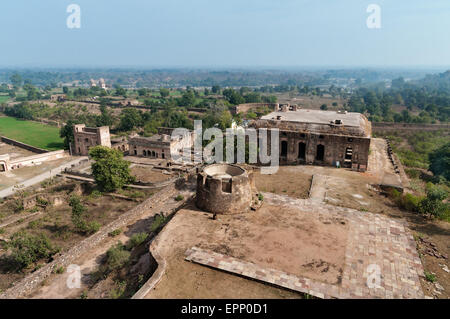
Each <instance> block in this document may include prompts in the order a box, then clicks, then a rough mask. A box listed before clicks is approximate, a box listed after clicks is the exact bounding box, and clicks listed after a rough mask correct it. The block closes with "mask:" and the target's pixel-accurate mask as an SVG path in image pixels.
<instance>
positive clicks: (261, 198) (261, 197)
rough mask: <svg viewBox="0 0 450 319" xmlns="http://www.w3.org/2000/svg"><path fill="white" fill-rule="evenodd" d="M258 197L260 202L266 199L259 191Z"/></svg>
mask: <svg viewBox="0 0 450 319" xmlns="http://www.w3.org/2000/svg"><path fill="white" fill-rule="evenodd" d="M258 199H259V201H260V202H262V201H263V200H264V195H263V194H261V193H259V194H258Z"/></svg>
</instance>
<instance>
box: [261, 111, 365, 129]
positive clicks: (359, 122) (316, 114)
mask: <svg viewBox="0 0 450 319" xmlns="http://www.w3.org/2000/svg"><path fill="white" fill-rule="evenodd" d="M278 116H281V119H280V120H281V121H290V122H298V123H308V124H330V122H333V123H334V122H335V121H336V120H341V121H342V125H344V126H355V127H364V123H365V120H364V119H365V117H364V116H363V115H362V114H361V113H355V112H347V113H338V112H337V111H321V110H307V109H298V110H297V111H287V112H281V111H278V112H272V113H269V114H267V115H265V116H262V117H261V119H262V120H276V119H277V117H278Z"/></svg>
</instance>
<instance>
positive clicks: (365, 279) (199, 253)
mask: <svg viewBox="0 0 450 319" xmlns="http://www.w3.org/2000/svg"><path fill="white" fill-rule="evenodd" d="M264 198H265V199H264V200H265V201H266V202H268V203H270V204H271V205H277V206H279V207H280V209H282V208H283V207H285V208H292V207H295V208H296V209H299V210H301V211H303V212H305V211H306V212H308V213H311V214H318V213H326V212H329V213H330V214H331V213H333V214H338V215H340V216H341V217H342V218H343V219H345V220H346V221H347V223H348V225H349V232H348V238H347V245H346V252H345V264H344V268H343V272H342V277H341V278H340V280H339V282H338V283H337V284H334V285H333V284H329V283H325V282H321V281H319V280H312V279H309V278H306V277H301V276H296V275H293V274H289V273H285V272H284V271H283V269H270V268H268V267H263V266H260V265H258V264H255V263H251V262H248V261H245V260H242V259H238V258H233V257H230V256H226V255H223V254H219V253H216V252H213V251H209V250H205V249H200V248H198V247H193V248H191V249H189V250H188V251H187V252H186V254H187V257H186V260H188V261H191V262H195V263H198V264H202V265H205V266H209V267H212V268H217V269H220V270H223V271H226V272H230V273H233V274H236V275H240V276H244V277H248V278H251V279H255V280H258V281H261V282H267V283H270V284H274V285H277V286H280V287H284V288H287V289H290V290H294V291H299V292H302V293H307V294H310V295H312V296H315V297H318V298H424V294H423V292H422V288H421V285H420V281H419V276H423V267H422V264H421V262H420V259H419V256H418V254H417V251H416V244H415V241H414V239H413V237H412V234H411V233H410V232H409V230H408V228H407V225H406V223H405V222H403V221H402V220H394V219H392V218H389V217H386V216H384V215H379V214H373V213H368V212H360V211H356V210H353V209H348V208H343V207H337V206H332V205H327V204H323V203H317V201H316V202H315V201H312V200H300V199H293V198H290V197H287V196H280V195H275V194H271V193H264ZM299 254H301V252H299ZM377 274H379V276H378V275H377Z"/></svg>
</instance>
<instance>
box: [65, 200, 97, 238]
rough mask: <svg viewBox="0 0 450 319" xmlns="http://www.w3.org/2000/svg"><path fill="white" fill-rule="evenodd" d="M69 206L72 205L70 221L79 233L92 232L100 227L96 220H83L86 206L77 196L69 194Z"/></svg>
mask: <svg viewBox="0 0 450 319" xmlns="http://www.w3.org/2000/svg"><path fill="white" fill-rule="evenodd" d="M69 206H70V207H72V223H73V225H74V226H75V229H76V230H77V231H79V232H81V233H85V234H92V233H95V232H96V231H98V230H99V229H100V226H101V225H100V224H99V223H97V222H95V221H94V222H87V221H86V220H85V218H84V217H85V216H84V215H85V212H86V210H87V209H86V207H85V206H84V205H83V204H82V203H81V200H80V198H79V197H78V196H71V197H70V199H69Z"/></svg>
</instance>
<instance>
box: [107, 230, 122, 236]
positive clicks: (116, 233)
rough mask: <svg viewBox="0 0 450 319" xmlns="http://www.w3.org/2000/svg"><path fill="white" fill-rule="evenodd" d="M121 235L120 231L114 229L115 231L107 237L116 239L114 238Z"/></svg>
mask: <svg viewBox="0 0 450 319" xmlns="http://www.w3.org/2000/svg"><path fill="white" fill-rule="evenodd" d="M121 233H122V230H121V229H116V230H113V231H112V232H110V233H109V234H108V235H109V236H110V237H116V236H119V235H120V234H121Z"/></svg>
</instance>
